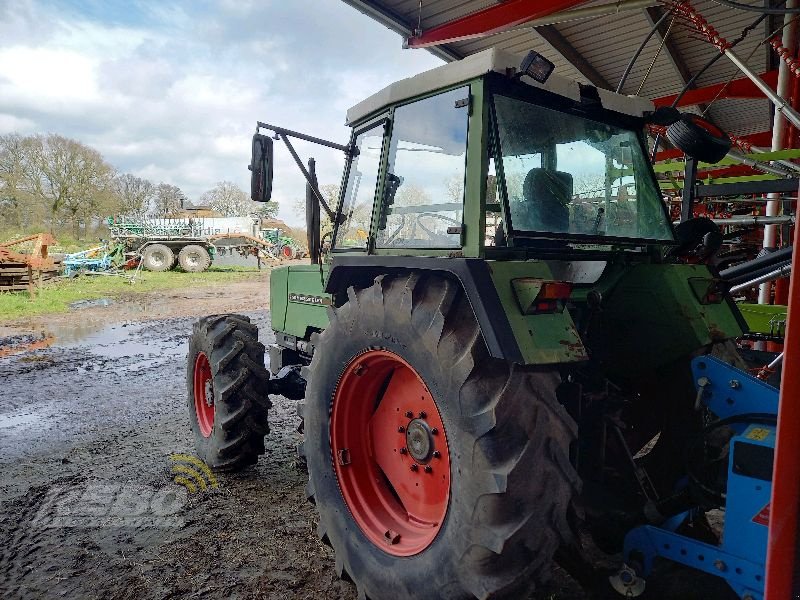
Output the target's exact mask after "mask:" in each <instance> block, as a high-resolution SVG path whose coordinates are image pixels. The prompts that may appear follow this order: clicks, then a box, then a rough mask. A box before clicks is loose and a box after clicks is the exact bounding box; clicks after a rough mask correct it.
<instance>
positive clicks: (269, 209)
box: [255, 202, 280, 219]
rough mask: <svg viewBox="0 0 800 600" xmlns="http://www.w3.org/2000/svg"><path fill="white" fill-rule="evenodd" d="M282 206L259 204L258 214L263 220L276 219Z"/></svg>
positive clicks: (271, 203) (268, 203)
mask: <svg viewBox="0 0 800 600" xmlns="http://www.w3.org/2000/svg"><path fill="white" fill-rule="evenodd" d="M279 208H280V205H279V204H278V203H277V202H259V203H258V207H257V208H256V211H255V212H256V213H257V214H258V216H259V217H261V218H262V219H275V218H277V216H278V209H279Z"/></svg>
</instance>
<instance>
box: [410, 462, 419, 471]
mask: <svg viewBox="0 0 800 600" xmlns="http://www.w3.org/2000/svg"><path fill="white" fill-rule="evenodd" d="M417 469H419V466H417V463H414V464H413V465H411V470H412V471H416V470H417Z"/></svg>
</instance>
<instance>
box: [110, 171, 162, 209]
mask: <svg viewBox="0 0 800 600" xmlns="http://www.w3.org/2000/svg"><path fill="white" fill-rule="evenodd" d="M113 191H114V195H115V197H116V199H117V202H118V203H119V209H118V210H119V212H120V213H121V214H123V215H125V216H128V217H133V218H136V219H141V218H143V217H145V216H146V215H147V214H148V213H149V212H150V210H151V204H152V202H153V199H154V198H155V196H156V186H154V185H153V183H152V182H150V181H148V180H147V179H142V178H141V177H136V175H131V174H130V173H124V174H122V175H117V176H116V177H115V178H114V181H113Z"/></svg>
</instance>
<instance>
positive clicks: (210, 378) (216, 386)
mask: <svg viewBox="0 0 800 600" xmlns="http://www.w3.org/2000/svg"><path fill="white" fill-rule="evenodd" d="M269 378H270V376H269V372H268V371H267V369H266V367H265V366H264V345H263V344H262V343H261V342H259V341H258V329H257V328H256V326H255V325H253V324H252V323H250V319H249V318H248V317H245V316H243V315H213V316H210V317H205V318H203V319H200V320H199V321H198V322H197V323H195V325H194V331H193V333H192V337H191V338H190V339H189V356H188V362H187V374H186V386H187V389H188V399H187V405H188V408H189V419H190V422H191V428H192V432H193V433H194V439H195V447H196V449H197V455H198V456H199V457H200V458H201V459H203V460H204V461H205V463H206V464H207V465H208V466H210V467H211V468H213V469H219V470H222V471H236V470H238V469H241V468H243V467H246V466H247V465H251V464H254V463H255V462H256V461H257V460H258V457H259V455H261V454H264V436H265V435H266V434H267V433H268V432H269V426H268V425H267V410H268V409H269V408H270V407H271V404H270V401H269V397H268V396H267V391H266V390H267V384H268V382H269Z"/></svg>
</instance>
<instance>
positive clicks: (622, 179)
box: [333, 50, 674, 257]
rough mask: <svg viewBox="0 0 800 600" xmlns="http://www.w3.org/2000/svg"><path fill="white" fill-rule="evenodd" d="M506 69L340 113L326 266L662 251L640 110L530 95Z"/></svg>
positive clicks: (613, 99)
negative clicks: (354, 258) (340, 174)
mask: <svg viewBox="0 0 800 600" xmlns="http://www.w3.org/2000/svg"><path fill="white" fill-rule="evenodd" d="M516 62H517V61H516V59H514V57H512V56H509V55H506V54H504V53H502V52H500V51H497V50H490V51H486V52H484V53H481V54H478V55H475V56H474V57H470V58H468V59H465V60H464V61H461V63H459V64H456V65H445V66H444V67H440V68H439V69H436V70H434V71H432V72H429V73H424V74H422V75H420V76H417V77H413V78H410V79H407V80H404V81H401V82H398V83H395V84H392V85H391V86H389V87H388V88H386V89H385V90H383V91H381V92H379V93H378V94H376V95H374V96H373V97H371V98H368V99H367V100H365V101H364V102H362V103H360V104H358V105H356V106H355V107H353V108H352V109H351V110H350V111H349V112H348V123H350V124H351V125H353V137H352V139H351V142H350V143H351V148H352V149H353V152H352V153H351V155H350V160H349V161H348V165H347V168H346V171H345V176H344V185H343V186H342V196H341V202H340V207H339V211H340V217H339V219H340V220H339V222H338V227H337V228H336V231H335V235H334V244H333V251H334V253H336V252H351V251H362V252H367V253H370V254H414V255H420V254H425V255H429V256H442V255H445V256H452V255H453V253H454V252H460V253H461V255H463V256H474V257H482V256H486V257H492V256H501V255H508V254H509V253H508V252H507V251H506V249H525V248H528V249H537V250H548V249H549V250H551V251H556V252H561V251H564V250H578V249H580V250H583V251H586V250H589V251H590V250H592V249H593V248H592V246H594V247H595V249H596V247H597V246H607V245H609V244H610V245H614V246H619V247H626V248H634V247H639V248H642V247H644V246H647V245H664V244H669V243H671V242H672V241H673V239H674V238H673V232H672V228H671V225H670V223H669V220H668V218H667V213H666V211H665V207H664V203H663V201H662V198H661V194H660V190H659V188H658V184H657V182H656V180H655V177H654V175H653V172H652V170H651V168H650V165H649V160H648V159H647V149H646V148H647V147H646V144H645V140H644V135H643V133H644V125H645V117H646V116H647V115H648V114H649V113H651V112H652V111H653V107H652V105H651V104H650V103H649V102H647V101H644V100H642V99H639V98H628V97H623V96H618V95H616V94H611V93H607V92H605V91H598V90H597V89H596V88H592V87H588V86H581V85H579V84H577V83H574V82H568V81H566V80H563V79H561V78H558V77H557V76H555V75H553V76H550V77H549V78H548V80H547V81H545V82H544V83H539V82H537V81H536V80H535V79H534V78H532V77H531V76H529V75H527V74H525V73H523V72H520V71H518V70H517V69H515V68H514V67H513V66H512V65H515V64H516ZM456 67H457V68H456ZM451 72H452V75H450V73H451ZM448 75H450V77H448ZM462 78H463V79H462ZM448 79H451V80H454V82H453V83H452V84H450V85H443V83H445V82H447V80H448ZM457 79H462V80H461V81H455V80H457ZM437 88H438V89H437ZM367 232H368V234H369V235H367ZM501 249H502V250H501ZM534 253H535V252H534ZM512 254H513V253H512ZM517 254H519V252H518V253H517Z"/></svg>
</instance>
